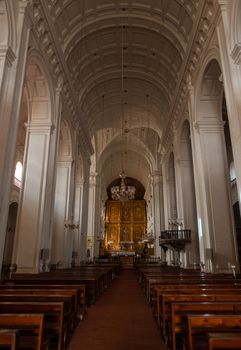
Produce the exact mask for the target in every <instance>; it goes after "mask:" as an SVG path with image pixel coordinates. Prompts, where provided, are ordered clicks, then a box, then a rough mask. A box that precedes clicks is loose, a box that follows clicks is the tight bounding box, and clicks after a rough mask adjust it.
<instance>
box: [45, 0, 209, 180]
mask: <svg viewBox="0 0 241 350" xmlns="http://www.w3.org/2000/svg"><path fill="white" fill-rule="evenodd" d="M41 1H43V0H41ZM205 3H206V2H205V0H128V1H127V0H123V1H117V0H112V1H110V0H45V4H47V5H46V6H47V8H48V11H49V16H50V18H51V20H52V23H54V30H55V36H56V38H57V40H58V45H59V48H60V49H61V51H62V52H61V54H62V57H63V59H64V61H65V63H66V68H67V71H68V73H69V77H70V80H71V84H72V86H73V91H74V93H75V97H76V99H77V101H78V102H79V107H80V111H82V114H81V115H80V116H79V117H80V119H81V122H82V123H81V125H83V128H86V130H85V131H86V132H87V133H88V135H89V137H90V138H91V139H92V143H93V146H94V149H95V150H96V155H95V156H96V157H95V159H96V164H97V167H98V164H99V165H101V171H103V172H104V174H105V180H106V181H107V182H106V183H107V184H108V183H110V182H111V181H112V180H114V179H115V178H116V177H118V175H119V173H120V170H121V169H120V160H121V154H122V151H121V147H122V146H121V134H122V131H123V130H122V125H123V123H125V127H126V128H127V129H128V138H129V139H130V142H129V144H128V147H129V148H128V161H127V164H126V168H127V170H126V171H127V172H128V173H127V176H130V177H133V178H136V179H138V180H139V181H140V182H142V183H143V184H144V185H145V184H147V181H148V180H147V179H148V175H149V174H150V172H151V171H152V170H153V168H155V166H157V163H156V164H154V163H155V161H156V160H157V159H158V149H159V146H160V143H161V138H162V135H163V134H164V133H165V131H166V128H167V126H168V122H169V121H168V118H169V117H170V114H171V111H172V108H173V106H174V104H175V101H176V96H177V92H178V89H179V87H180V82H181V80H182V78H183V75H184V72H185V69H186V62H187V59H188V57H189V54H190V51H191V46H192V44H193V42H192V40H193V38H194V34H193V33H194V32H195V30H196V28H197V23H198V21H199V20H200V16H201V12H202V9H203V7H204V6H205ZM98 157H100V158H98ZM138 164H139V165H138Z"/></svg>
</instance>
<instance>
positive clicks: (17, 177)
mask: <svg viewBox="0 0 241 350" xmlns="http://www.w3.org/2000/svg"><path fill="white" fill-rule="evenodd" d="M22 172H23V165H22V163H21V162H17V164H16V167H15V173H14V185H15V186H17V187H19V188H20V187H21V182H22Z"/></svg>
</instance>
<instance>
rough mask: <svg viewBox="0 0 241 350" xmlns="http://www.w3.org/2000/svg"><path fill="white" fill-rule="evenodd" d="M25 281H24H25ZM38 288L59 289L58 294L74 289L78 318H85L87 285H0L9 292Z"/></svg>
mask: <svg viewBox="0 0 241 350" xmlns="http://www.w3.org/2000/svg"><path fill="white" fill-rule="evenodd" d="M23 282H24V281H23ZM26 288H27V290H28V291H30V290H37V291H41V290H46V291H48V292H51V291H53V292H55V291H58V294H61V292H62V291H63V292H64V293H65V291H68V290H73V291H74V292H75V293H77V297H78V300H77V305H78V319H79V320H82V319H84V318H85V316H86V300H85V298H86V296H85V285H83V284H82V285H81V284H80V285H61V284H57V285H54V284H49V285H48V286H46V285H41V284H33V285H31V284H26V285H25V284H7V285H6V284H4V285H0V291H1V290H7V291H8V292H10V291H15V290H19V289H20V290H24V289H25V290H26Z"/></svg>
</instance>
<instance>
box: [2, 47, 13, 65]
mask: <svg viewBox="0 0 241 350" xmlns="http://www.w3.org/2000/svg"><path fill="white" fill-rule="evenodd" d="M0 58H6V61H7V64H8V66H9V67H11V66H12V65H13V62H14V61H15V59H16V55H15V53H14V52H13V50H12V48H11V47H10V46H8V47H7V46H0Z"/></svg>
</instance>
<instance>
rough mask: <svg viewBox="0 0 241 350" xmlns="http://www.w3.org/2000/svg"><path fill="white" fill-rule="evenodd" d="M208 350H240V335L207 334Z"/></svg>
mask: <svg viewBox="0 0 241 350" xmlns="http://www.w3.org/2000/svg"><path fill="white" fill-rule="evenodd" d="M207 338H208V350H213V349H241V333H228V332H227V333H226V332H225V333H208V335H207Z"/></svg>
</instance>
